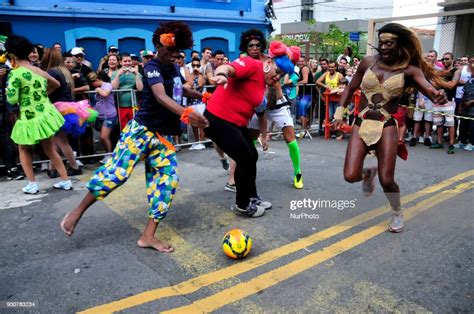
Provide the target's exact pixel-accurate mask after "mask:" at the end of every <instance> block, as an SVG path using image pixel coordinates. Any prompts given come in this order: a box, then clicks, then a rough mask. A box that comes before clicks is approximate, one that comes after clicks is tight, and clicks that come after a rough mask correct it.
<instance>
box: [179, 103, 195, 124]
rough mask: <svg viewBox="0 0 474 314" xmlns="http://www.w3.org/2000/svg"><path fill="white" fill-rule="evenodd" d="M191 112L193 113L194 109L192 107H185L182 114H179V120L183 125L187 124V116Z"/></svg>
mask: <svg viewBox="0 0 474 314" xmlns="http://www.w3.org/2000/svg"><path fill="white" fill-rule="evenodd" d="M191 112H194V108H193V107H186V109H184V111H183V113H182V114H181V117H180V118H179V120H181V121H182V122H183V123H184V124H188V123H189V114H190V113H191Z"/></svg>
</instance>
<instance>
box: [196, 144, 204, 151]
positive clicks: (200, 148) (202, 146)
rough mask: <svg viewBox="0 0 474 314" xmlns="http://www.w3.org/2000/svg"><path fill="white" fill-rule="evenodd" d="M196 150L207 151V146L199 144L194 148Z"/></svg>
mask: <svg viewBox="0 0 474 314" xmlns="http://www.w3.org/2000/svg"><path fill="white" fill-rule="evenodd" d="M194 149H195V150H203V149H206V146H205V145H204V144H200V143H199V144H197V145H196V147H195V148H194Z"/></svg>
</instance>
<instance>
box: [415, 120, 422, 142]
mask: <svg viewBox="0 0 474 314" xmlns="http://www.w3.org/2000/svg"><path fill="white" fill-rule="evenodd" d="M420 123H421V122H419V121H416V122H415V126H414V127H413V136H414V137H415V138H416V139H418V138H419V137H420Z"/></svg>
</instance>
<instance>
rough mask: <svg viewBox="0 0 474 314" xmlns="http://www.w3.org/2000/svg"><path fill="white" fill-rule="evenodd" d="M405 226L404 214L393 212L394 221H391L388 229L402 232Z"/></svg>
mask: <svg viewBox="0 0 474 314" xmlns="http://www.w3.org/2000/svg"><path fill="white" fill-rule="evenodd" d="M403 228H405V224H404V223H403V215H402V214H400V215H397V214H392V221H391V222H390V227H389V228H388V231H390V232H393V233H398V232H402V231H403Z"/></svg>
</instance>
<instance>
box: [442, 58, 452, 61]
mask: <svg viewBox="0 0 474 314" xmlns="http://www.w3.org/2000/svg"><path fill="white" fill-rule="evenodd" d="M441 60H443V61H450V60H451V59H450V58H443V59H441Z"/></svg>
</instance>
